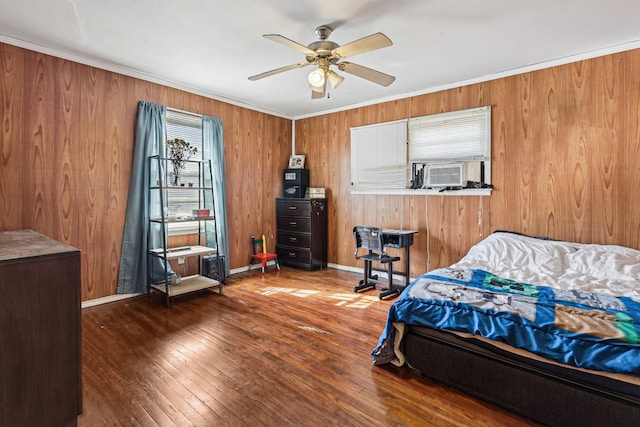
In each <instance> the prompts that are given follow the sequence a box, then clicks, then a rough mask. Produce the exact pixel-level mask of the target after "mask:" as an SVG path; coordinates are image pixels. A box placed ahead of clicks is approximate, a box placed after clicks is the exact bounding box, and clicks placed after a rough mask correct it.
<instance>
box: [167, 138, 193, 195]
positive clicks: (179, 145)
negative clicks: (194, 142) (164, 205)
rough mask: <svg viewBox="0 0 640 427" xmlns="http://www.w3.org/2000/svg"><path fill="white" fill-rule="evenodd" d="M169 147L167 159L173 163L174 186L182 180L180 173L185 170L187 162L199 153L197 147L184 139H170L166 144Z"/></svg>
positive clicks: (172, 181) (172, 180)
mask: <svg viewBox="0 0 640 427" xmlns="http://www.w3.org/2000/svg"><path fill="white" fill-rule="evenodd" d="M166 146H167V157H168V158H169V161H170V162H171V167H172V169H173V171H172V172H171V176H172V179H171V183H172V185H178V180H179V179H180V172H181V171H182V169H184V166H185V164H186V162H187V161H188V160H189V158H190V157H191V156H192V155H193V154H196V153H197V152H198V149H197V148H196V147H193V146H191V144H189V143H188V142H186V141H185V140H184V139H180V138H175V139H170V140H168V141H167V142H166Z"/></svg>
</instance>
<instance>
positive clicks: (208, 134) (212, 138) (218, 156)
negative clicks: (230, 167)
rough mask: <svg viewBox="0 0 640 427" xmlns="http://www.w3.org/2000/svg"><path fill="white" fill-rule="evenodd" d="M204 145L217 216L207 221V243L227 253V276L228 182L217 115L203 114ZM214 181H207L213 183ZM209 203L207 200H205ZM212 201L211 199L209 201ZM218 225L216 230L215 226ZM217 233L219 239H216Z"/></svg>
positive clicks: (204, 155) (219, 251)
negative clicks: (209, 162)
mask: <svg viewBox="0 0 640 427" xmlns="http://www.w3.org/2000/svg"><path fill="white" fill-rule="evenodd" d="M202 142H203V143H202V147H203V151H204V152H203V159H211V165H212V166H211V168H212V174H211V175H212V177H213V181H214V182H215V185H212V186H213V188H214V194H213V197H214V199H215V203H214V204H213V205H214V206H213V211H212V212H213V213H214V215H215V217H216V221H215V225H214V223H207V226H206V228H205V236H206V245H207V246H209V247H215V248H217V249H218V253H219V254H221V255H225V271H226V274H225V277H228V276H229V233H228V228H227V210H226V206H227V200H226V191H225V189H226V188H227V182H226V179H225V176H226V174H225V170H224V143H223V136H222V120H221V119H218V118H215V117H207V116H202ZM211 184H213V183H207V185H211ZM205 203H207V200H205ZM209 203H210V201H209ZM214 226H216V227H217V233H215V231H216V230H214V229H213V227H214ZM216 234H217V241H216Z"/></svg>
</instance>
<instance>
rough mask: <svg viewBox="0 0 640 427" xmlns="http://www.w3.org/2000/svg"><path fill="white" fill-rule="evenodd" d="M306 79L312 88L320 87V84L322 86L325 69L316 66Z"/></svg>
mask: <svg viewBox="0 0 640 427" xmlns="http://www.w3.org/2000/svg"><path fill="white" fill-rule="evenodd" d="M308 79H309V84H310V85H311V87H312V88H320V89H322V86H324V80H325V71H324V70H323V69H322V68H320V67H318V68H316V69H315V70H313V71H311V72H310V73H309V76H308Z"/></svg>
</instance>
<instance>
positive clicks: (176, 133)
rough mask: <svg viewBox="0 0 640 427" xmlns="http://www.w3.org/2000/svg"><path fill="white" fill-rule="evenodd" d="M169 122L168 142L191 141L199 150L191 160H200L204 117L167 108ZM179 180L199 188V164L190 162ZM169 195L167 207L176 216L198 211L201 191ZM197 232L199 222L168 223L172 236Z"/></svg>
mask: <svg viewBox="0 0 640 427" xmlns="http://www.w3.org/2000/svg"><path fill="white" fill-rule="evenodd" d="M166 119H167V120H166V126H167V139H168V140H170V139H175V138H180V139H183V140H184V141H186V142H188V143H189V144H191V145H192V146H193V147H196V148H197V149H198V152H197V153H196V154H193V155H192V156H191V157H190V158H189V160H201V159H202V117H200V116H196V115H193V114H188V113H183V112H180V111H174V110H169V109H167V115H166ZM180 181H181V182H184V183H185V185H188V183H189V182H192V183H193V184H194V185H196V186H197V185H198V182H199V176H198V167H197V163H189V162H187V164H186V166H185V168H184V170H183V171H182V173H181V174H180ZM168 192H169V197H168V200H169V202H168V203H169V204H168V206H167V208H168V210H169V212H170V213H172V214H175V215H177V216H189V215H191V213H192V210H193V209H198V207H199V202H200V200H199V198H200V197H201V194H200V192H199V191H184V190H178V189H175V190H173V189H171V188H169V189H168ZM197 231H198V223H197V222H187V223H171V224H169V232H170V234H172V235H175V234H186V233H197Z"/></svg>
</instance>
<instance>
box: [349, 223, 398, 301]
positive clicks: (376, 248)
mask: <svg viewBox="0 0 640 427" xmlns="http://www.w3.org/2000/svg"><path fill="white" fill-rule="evenodd" d="M353 238H354V241H355V246H356V250H355V252H354V253H353V256H354V257H355V258H356V259H363V260H364V278H363V279H362V280H360V282H359V283H358V285H357V286H355V287H354V288H353V291H354V292H359V291H361V290H363V289H367V288H369V287H370V288H372V289H375V288H376V283H382V284H385V283H386V284H387V285H388V288H387V290H386V291H384V292H381V293H380V294H378V297H379V298H380V299H383V298H385V297H387V296H389V295H397V294H398V293H399V289H398V288H395V287H394V286H393V263H394V262H395V261H400V257H398V256H389V255H387V254H386V253H385V251H384V236H383V234H382V229H381V228H378V227H366V226H362V225H358V226H355V227H353ZM361 249H363V250H366V251H367V252H366V253H364V254H363V255H360V254H359V252H360V250H361ZM374 262H377V263H380V264H386V265H387V276H388V279H387V281H386V282H385V281H383V280H378V275H377V274H376V275H373V274H372V270H373V265H372V264H373V263H374Z"/></svg>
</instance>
